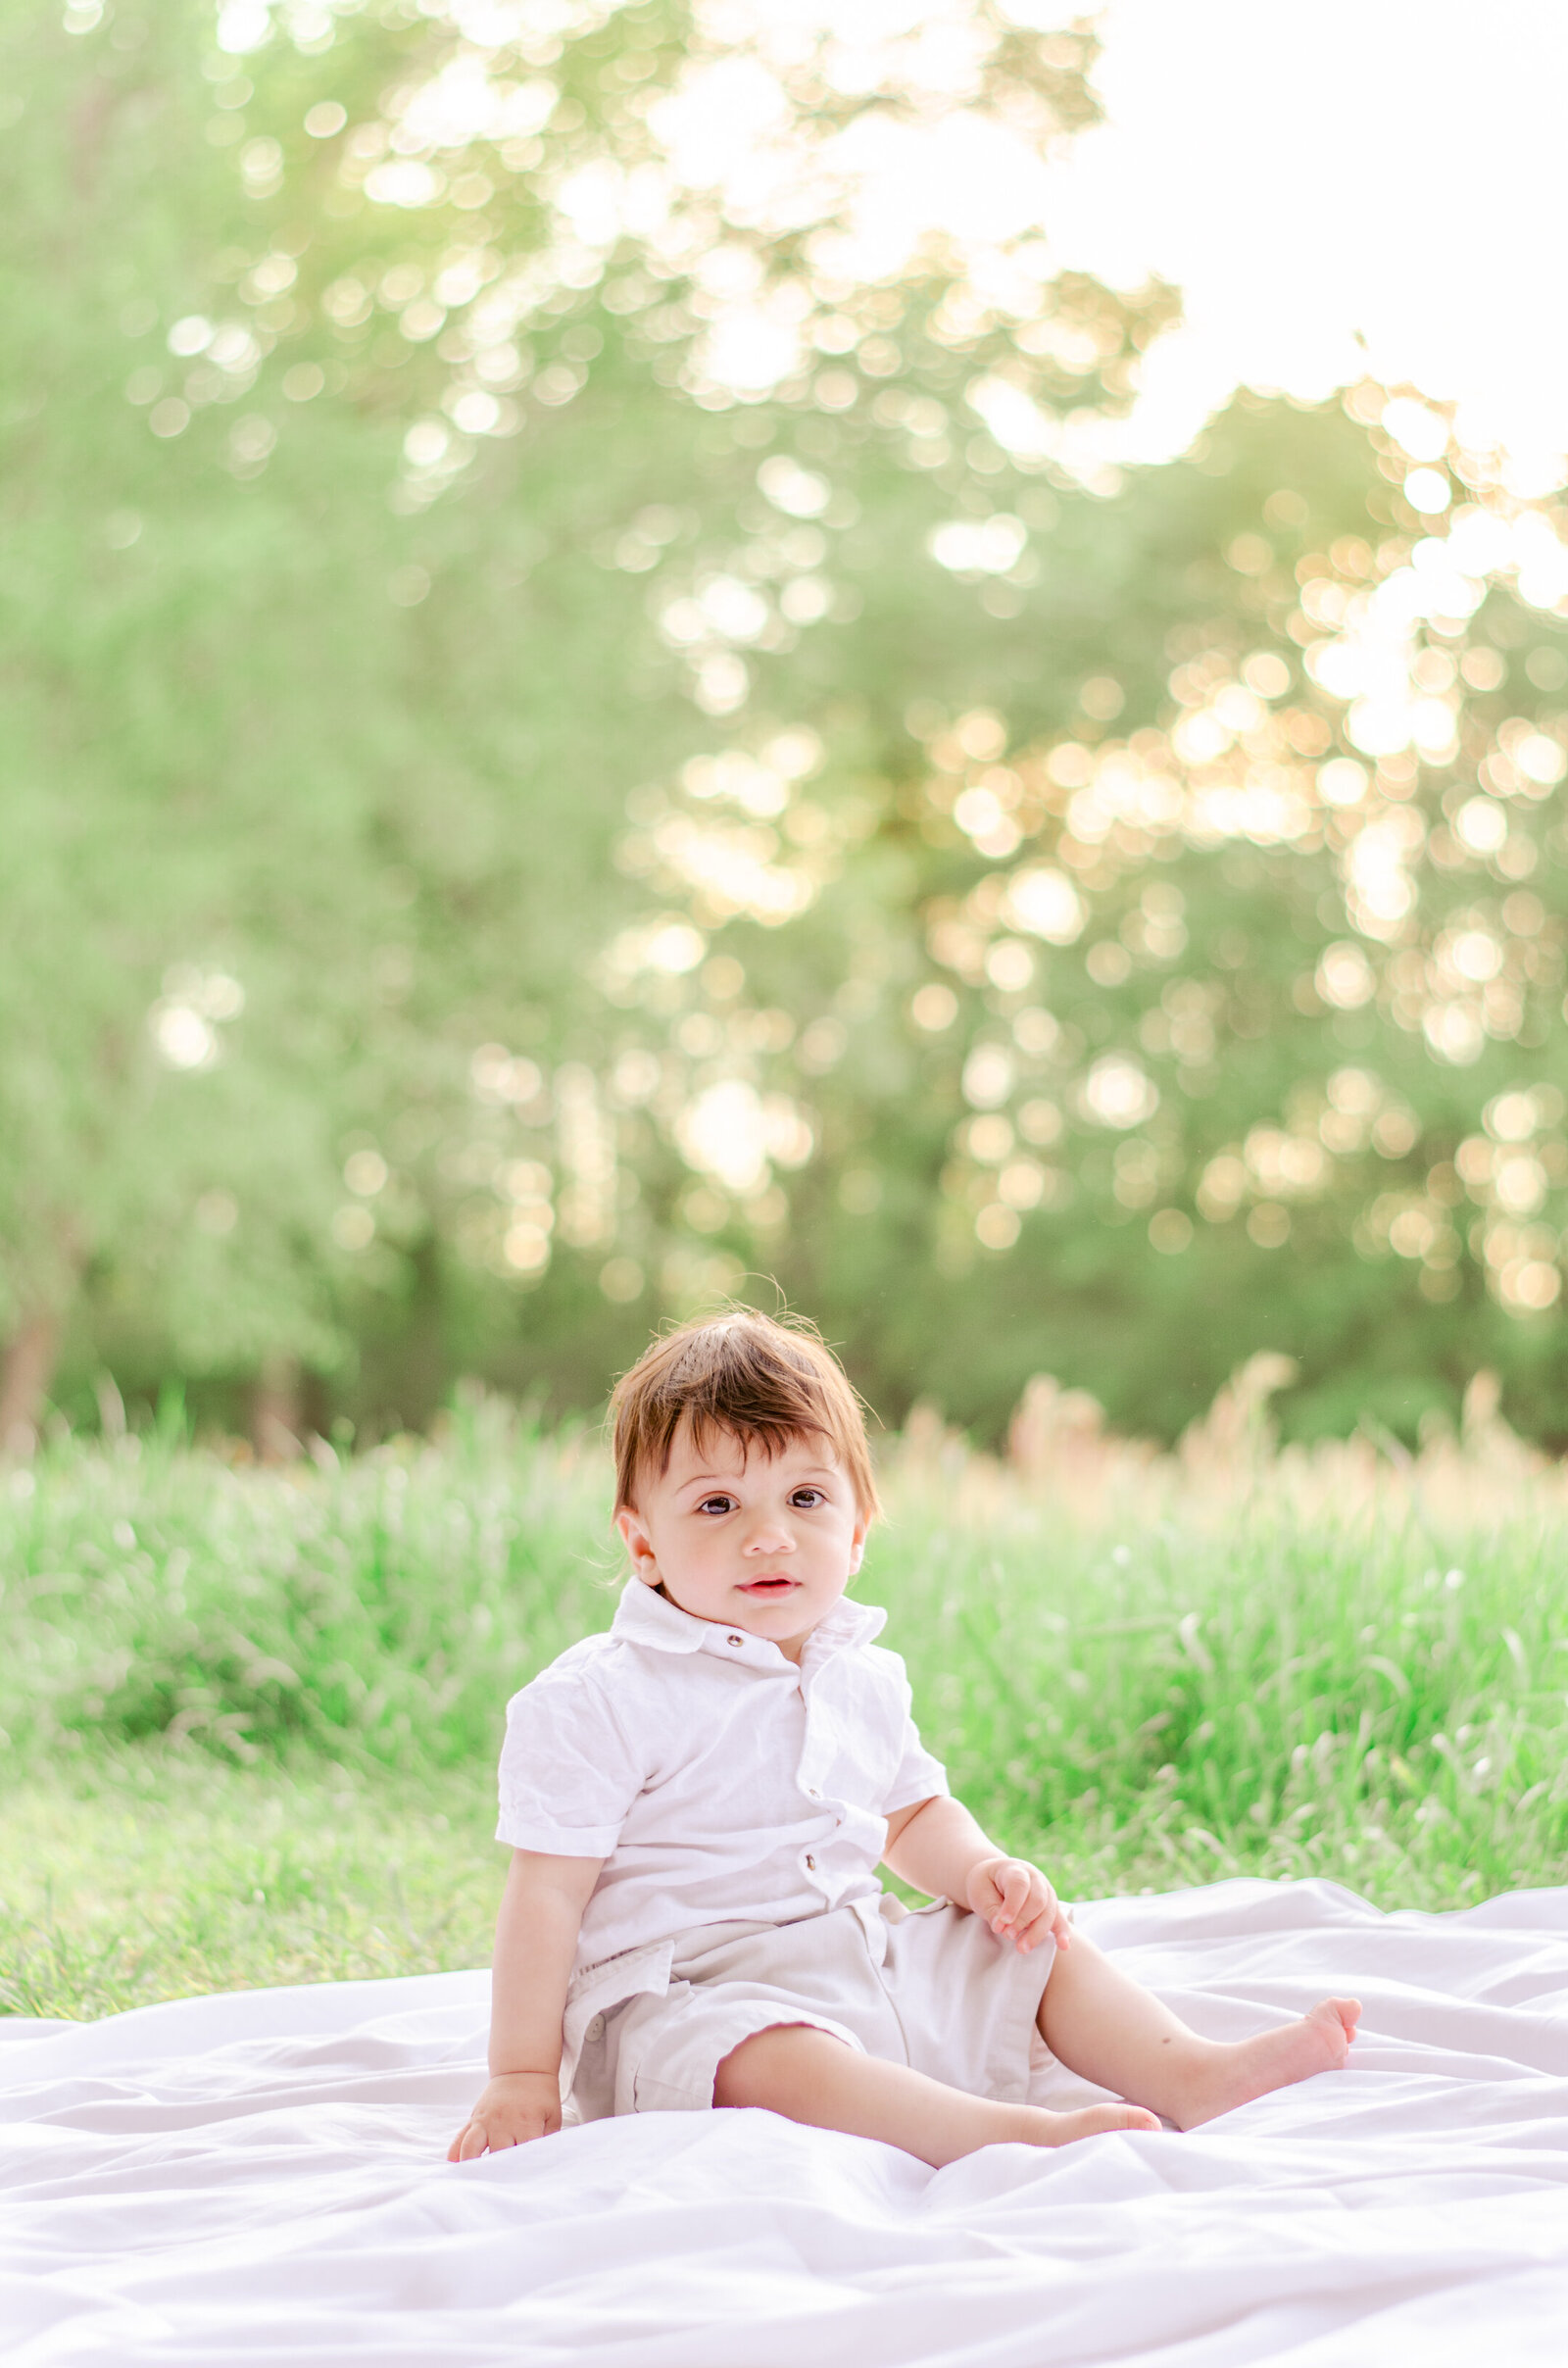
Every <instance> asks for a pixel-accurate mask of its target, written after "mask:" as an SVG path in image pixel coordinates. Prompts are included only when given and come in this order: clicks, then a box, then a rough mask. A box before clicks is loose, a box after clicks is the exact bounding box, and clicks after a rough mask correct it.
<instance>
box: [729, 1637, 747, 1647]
mask: <svg viewBox="0 0 1568 2368" xmlns="http://www.w3.org/2000/svg"><path fill="white" fill-rule="evenodd" d="M724 1642H725V1644H726V1645H735V1646H740V1645H743V1644H744V1643H745V1642H746V1639H745V1638H744V1637H740V1636H727V1637H726V1638H725V1639H724Z"/></svg>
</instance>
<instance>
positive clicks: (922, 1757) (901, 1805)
mask: <svg viewBox="0 0 1568 2368" xmlns="http://www.w3.org/2000/svg"><path fill="white" fill-rule="evenodd" d="M947 1790H948V1771H947V1769H946V1768H945V1767H944V1766H943V1764H942V1762H941V1760H940V1759H937V1758H934V1757H933V1756H932V1754H931V1752H929V1751H927V1750H926V1748H925V1746H924V1744H923V1743H922V1742H921V1741H920V1730H919V1728H918V1727H917V1726H916V1725H915V1723H914V1720H913V1717H912V1716H911V1715H910V1713H909V1712H908V1711H906V1712H905V1716H904V1737H903V1742H902V1744H901V1747H900V1752H899V1768H898V1774H897V1775H896V1776H895V1777H894V1779H893V1782H892V1785H891V1786H890V1788H889V1790H888V1797H887V1799H886V1801H883V1803H882V1814H883V1816H884V1817H892V1816H895V1815H897V1813H898V1811H899V1810H900V1809H907V1808H912V1807H913V1806H914V1804H915V1802H916V1801H930V1800H932V1799H933V1798H934V1797H935V1796H936V1795H937V1794H939V1793H946V1792H947Z"/></svg>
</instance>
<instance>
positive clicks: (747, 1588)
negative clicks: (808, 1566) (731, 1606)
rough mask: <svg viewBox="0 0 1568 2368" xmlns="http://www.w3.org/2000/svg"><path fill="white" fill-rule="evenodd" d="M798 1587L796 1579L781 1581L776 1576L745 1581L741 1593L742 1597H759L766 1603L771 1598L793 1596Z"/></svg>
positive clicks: (798, 1583) (798, 1582)
mask: <svg viewBox="0 0 1568 2368" xmlns="http://www.w3.org/2000/svg"><path fill="white" fill-rule="evenodd" d="M799 1585H800V1581H799V1580H798V1579H781V1578H779V1577H777V1576H773V1577H769V1578H763V1579H747V1580H745V1581H744V1582H743V1584H742V1587H741V1593H742V1595H755V1596H760V1597H761V1598H762V1600H763V1601H764V1602H766V1601H767V1600H768V1599H769V1598H772V1597H778V1596H786V1595H793V1594H794V1592H795V1590H796V1588H797V1587H798V1586H799Z"/></svg>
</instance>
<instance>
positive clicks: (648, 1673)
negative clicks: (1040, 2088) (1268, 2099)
mask: <svg viewBox="0 0 1568 2368" xmlns="http://www.w3.org/2000/svg"><path fill="white" fill-rule="evenodd" d="M613 1421H614V1445H615V1461H616V1486H617V1508H616V1513H615V1520H616V1524H617V1526H618V1528H619V1530H620V1534H621V1536H622V1538H623V1539H624V1541H625V1545H626V1550H627V1553H628V1554H629V1555H630V1557H631V1563H632V1570H633V1576H632V1578H631V1579H630V1580H629V1581H628V1583H627V1586H626V1589H625V1592H624V1594H623V1595H622V1597H621V1601H620V1605H619V1608H618V1610H617V1611H616V1614H615V1618H614V1623H613V1627H612V1628H611V1630H610V1632H609V1634H608V1635H604V1636H594V1637H588V1638H586V1639H584V1641H583V1642H582V1643H581V1644H578V1645H574V1646H573V1647H572V1648H571V1650H570V1651H569V1652H567V1653H563V1654H562V1656H561V1658H560V1659H559V1660H558V1661H556V1662H554V1663H553V1664H552V1666H551V1667H550V1668H548V1669H546V1670H545V1671H543V1673H542V1674H541V1675H540V1676H539V1677H537V1678H535V1679H534V1681H533V1683H532V1684H531V1685H528V1686H525V1687H524V1688H523V1689H522V1692H521V1693H520V1694H518V1695H517V1696H516V1697H515V1700H514V1702H512V1704H511V1706H510V1709H509V1712H508V1720H507V1740H506V1746H505V1750H504V1751H503V1754H502V1760H501V1820H500V1826H499V1829H498V1838H499V1839H500V1840H501V1841H502V1842H506V1843H510V1844H511V1846H512V1850H513V1859H512V1865H511V1870H510V1872H509V1874H508V1877H507V1885H506V1892H505V1896H504V1898H503V1900H502V1905H501V1913H500V1921H499V1926H498V1930H497V1935H496V1954H495V1967H494V1977H493V2000H492V2017H491V2030H490V2075H491V2077H490V2082H489V2085H488V2087H487V2088H486V2089H485V2091H484V2094H483V2095H482V2096H481V2097H480V2098H479V2100H478V2102H477V2103H476V2104H475V2106H474V2108H473V2110H472V2112H471V2114H470V2115H469V2117H468V2120H467V2122H466V2125H465V2126H464V2128H463V2129H462V2131H461V2132H460V2133H459V2135H458V2137H457V2138H456V2139H455V2140H454V2141H453V2144H452V2147H451V2151H450V2157H449V2158H450V2159H451V2160H453V2161H467V2160H469V2159H470V2158H471V2157H472V2156H474V2155H477V2154H483V2153H485V2152H486V2151H487V2150H497V2149H500V2148H502V2147H505V2146H516V2145H519V2144H520V2143H522V2142H523V2141H525V2140H527V2139H532V2138H540V2137H544V2136H546V2135H547V2134H548V2133H549V2132H551V2131H553V2130H557V2129H559V2128H560V2127H561V2120H562V2108H563V2100H564V2097H568V2096H569V2097H572V2098H573V2099H574V2101H575V2107H576V2110H577V2112H578V2114H579V2115H580V2116H581V2117H582V2118H583V2119H588V2120H591V2119H595V2118H597V2117H599V2116H601V2115H604V2114H609V2113H633V2112H648V2111H668V2110H671V2109H673V2110H680V2111H695V2110H702V2109H706V2108H708V2107H710V2106H714V2105H763V2106H766V2107H767V2108H768V2109H769V2110H770V2111H772V2112H775V2113H782V2114H785V2115H787V2116H788V2117H789V2118H790V2119H791V2120H793V2121H804V2122H811V2123H814V2124H816V2125H817V2126H818V2127H819V2128H823V2129H830V2130H847V2131H853V2132H857V2133H858V2134H859V2135H860V2136H862V2137H866V2138H878V2139H882V2140H884V2141H885V2142H886V2143H888V2144H889V2145H892V2146H902V2147H904V2148H905V2149H906V2151H907V2152H908V2153H910V2154H914V2155H918V2156H919V2157H920V2159H921V2160H922V2161H924V2162H928V2163H932V2164H941V2163H947V2162H952V2161H955V2160H956V2158H957V2157H958V2156H959V2155H962V2154H968V2153H972V2152H973V2151H974V2150H975V2148H977V2147H979V2146H992V2145H996V2144H999V2143H1006V2142H1008V2141H1011V2142H1014V2143H1017V2142H1021V2143H1023V2144H1025V2145H1032V2146H1061V2145H1064V2144H1065V2143H1067V2141H1069V2140H1071V2139H1077V2138H1087V2137H1089V2136H1091V2135H1093V2134H1094V2133H1096V2132H1098V2131H1104V2130H1153V2129H1157V2128H1158V2127H1159V2126H1160V2119H1161V2118H1163V2119H1164V2120H1165V2121H1168V2122H1173V2123H1175V2124H1176V2126H1177V2127H1178V2128H1180V2129H1191V2128H1192V2127H1193V2126H1194V2125H1195V2124H1196V2123H1198V2122H1202V2121H1208V2120H1211V2119H1212V2118H1213V2116H1214V2115H1215V2114H1218V2113H1224V2112H1227V2111H1229V2110H1230V2108H1231V2107H1232V2106H1235V2105H1239V2104H1243V2103H1245V2102H1246V2101H1247V2100H1248V2099H1249V2098H1250V2097H1260V2096H1262V2095H1264V2094H1265V2093H1266V2092H1267V2091H1268V2090H1270V2089H1276V2088H1282V2087H1284V2086H1285V2084H1286V2083H1287V2082H1290V2081H1298V2080H1305V2079H1307V2078H1308V2077H1309V2076H1310V2075H1311V2074H1313V2073H1316V2072H1327V2071H1333V2070H1336V2069H1338V2068H1339V2067H1340V2066H1342V2065H1343V2064H1344V2063H1345V2061H1346V2057H1347V2055H1348V2050H1349V2046H1350V2041H1351V2039H1352V2038H1353V2036H1354V2032H1355V2025H1356V2019H1357V2016H1358V2014H1359V2012H1360V2009H1359V2007H1358V2006H1357V2004H1356V2003H1355V2001H1354V2000H1353V1999H1350V1998H1329V1999H1325V2000H1324V2001H1323V2003H1322V2004H1320V2005H1317V2006H1314V2007H1313V2008H1312V2010H1311V2012H1310V2013H1309V2014H1307V2015H1305V2016H1303V2017H1302V2018H1301V2020H1299V2022H1293V2023H1287V2024H1286V2025H1284V2026H1283V2028H1281V2029H1279V2030H1274V2031H1268V2032H1264V2033H1262V2034H1261V2035H1259V2036H1258V2037H1257V2038H1254V2039H1250V2040H1240V2041H1236V2042H1232V2043H1221V2042H1218V2041H1213V2040H1204V2039H1200V2038H1199V2037H1198V2036H1197V2034H1196V2033H1194V2032H1192V2031H1190V2030H1188V2028H1187V2027H1186V2025H1185V2024H1184V2023H1182V2022H1180V2021H1179V2020H1178V2019H1177V2017H1176V2016H1175V2015H1174V2014H1173V2013H1171V2012H1170V2011H1169V2009H1168V2008H1167V2007H1165V2006H1163V2005H1162V2004H1161V2003H1160V2001H1159V2000H1158V1999H1157V1998H1154V1997H1152V1995H1151V1993H1150V1992H1148V1991H1146V1990H1144V1989H1141V1988H1140V1986H1139V1985H1138V1983H1136V1982H1135V1981H1133V1980H1132V1979H1131V1978H1130V1976H1129V1975H1127V1974H1126V1973H1124V1972H1122V1971H1121V1970H1120V1969H1119V1968H1118V1967H1117V1966H1116V1965H1114V1964H1113V1963H1112V1962H1111V1961H1110V1960H1109V1959H1108V1958H1107V1957H1105V1956H1103V1954H1102V1953H1101V1951H1100V1950H1099V1949H1096V1948H1095V1947H1094V1945H1093V1943H1092V1942H1090V1941H1089V1940H1088V1939H1086V1938H1085V1936H1084V1935H1083V1934H1082V1933H1079V1932H1075V1931H1074V1930H1073V1928H1072V1926H1071V1924H1070V1923H1069V1921H1068V1919H1067V1917H1066V1915H1065V1913H1064V1912H1063V1910H1062V1908H1061V1906H1060V1904H1059V1902H1058V1900H1057V1899H1056V1895H1055V1893H1054V1891H1053V1889H1052V1887H1051V1885H1050V1883H1049V1882H1048V1881H1047V1880H1046V1877H1045V1876H1044V1875H1043V1874H1042V1873H1041V1871H1040V1869H1039V1868H1038V1867H1037V1866H1034V1865H1032V1864H1031V1863H1030V1862H1029V1861H1028V1860H1027V1859H1024V1858H1015V1857H1012V1856H1011V1855H1010V1854H1009V1853H1008V1852H1007V1851H1005V1850H999V1849H998V1847H997V1845H996V1844H995V1843H994V1842H992V1841H991V1840H990V1839H989V1838H988V1837H987V1836H986V1835H985V1834H983V1833H982V1832H981V1830H980V1828H979V1826H978V1825H977V1824H976V1823H975V1821H974V1819H973V1818H972V1817H971V1816H970V1815H969V1813H968V1811H967V1810H966V1809H965V1808H963V1807H962V1805H961V1804H960V1803H959V1802H958V1801H955V1800H953V1799H952V1798H951V1797H950V1795H949V1792H948V1786H947V1779H946V1776H945V1775H944V1772H943V1769H942V1767H941V1765H940V1763H939V1762H938V1761H937V1760H935V1759H933V1758H932V1756H931V1754H930V1753H929V1752H928V1751H926V1750H925V1749H924V1747H923V1746H922V1744H921V1742H920V1738H919V1735H918V1733H917V1732H916V1729H915V1725H914V1721H913V1719H912V1717H911V1715H910V1697H909V1687H908V1683H907V1679H906V1676H905V1673H904V1664H903V1662H902V1661H901V1660H900V1659H899V1657H898V1655H897V1654H896V1653H889V1652H887V1651H886V1650H885V1649H884V1648H883V1647H882V1646H880V1645H878V1644H877V1643H875V1642H874V1640H875V1638H876V1637H877V1635H878V1634H879V1632H880V1631H881V1628H882V1626H883V1622H884V1618H885V1616H886V1615H885V1614H884V1613H882V1612H880V1611H875V1610H872V1609H870V1608H868V1607H866V1606H864V1605H861V1604H858V1603H851V1602H850V1601H849V1600H848V1598H847V1595H846V1590H847V1588H848V1587H849V1584H850V1581H851V1580H852V1579H853V1578H854V1576H855V1574H856V1572H857V1571H858V1568H859V1566H860V1557H861V1554H862V1552H863V1549H864V1545H865V1537H866V1531H867V1529H868V1527H869V1525H870V1522H871V1519H872V1516H873V1514H874V1513H875V1512H876V1509H877V1504H876V1490H875V1486H874V1482H873V1479H872V1474H871V1463H870V1455H869V1452H868V1449H867V1443H866V1437H865V1429H864V1423H863V1419H862V1416H861V1411H860V1407H859V1405H858V1401H857V1399H856V1396H855V1393H854V1391H853V1390H852V1389H851V1387H850V1384H849V1382H848V1380H847V1378H846V1377H845V1374H844V1372H843V1370H842V1368H841V1367H840V1366H839V1364H838V1363H837V1361H836V1359H835V1358H834V1357H832V1355H831V1354H830V1353H829V1351H828V1350H827V1348H826V1347H825V1346H824V1345H823V1343H822V1342H821V1341H820V1339H819V1338H817V1336H816V1335H815V1334H814V1333H812V1332H810V1331H809V1330H807V1329H805V1328H796V1327H794V1326H790V1325H785V1324H781V1323H778V1322H776V1321H774V1320H772V1319H771V1318H769V1317H766V1316H763V1315H760V1314H757V1313H754V1312H752V1311H751V1310H749V1309H741V1310H737V1311H734V1312H731V1313H729V1314H725V1315H722V1316H719V1317H717V1318H714V1319H711V1320H709V1321H706V1322H697V1323H692V1324H687V1325H684V1326H682V1327H681V1328H680V1329H678V1330H676V1331H673V1332H671V1333H669V1334H667V1335H666V1336H664V1337H663V1338H662V1339H660V1340H658V1341H656V1342H655V1344H654V1345H653V1347H652V1348H650V1349H649V1350H648V1351H647V1353H646V1355H644V1356H643V1357H641V1358H640V1359H639V1361H638V1362H637V1364H636V1365H634V1366H633V1368H632V1370H631V1371H630V1372H629V1373H628V1374H626V1376H625V1377H624V1379H623V1380H622V1381H621V1383H620V1384H619V1386H618V1388H617V1389H616V1391H615V1395H614V1399H613ZM879 1862H880V1863H881V1864H883V1865H886V1866H888V1867H890V1868H891V1869H892V1871H893V1872H894V1874H896V1875H898V1876H900V1877H902V1878H903V1880H904V1881H905V1882H906V1883H907V1884H908V1885H910V1886H911V1888H913V1889H915V1890H917V1891H920V1892H924V1893H927V1894H929V1895H930V1896H931V1898H932V1901H933V1903H932V1904H931V1905H930V1906H927V1907H921V1908H916V1909H914V1910H912V1911H910V1910H908V1909H907V1908H906V1907H905V1906H904V1905H903V1904H902V1902H900V1901H899V1900H898V1899H895V1898H893V1897H892V1896H891V1895H889V1894H887V1893H885V1892H883V1890H882V1889H881V1886H880V1884H879V1882H878V1879H877V1867H878V1864H879ZM1042 2042H1043V2044H1044V2048H1045V2049H1046V2050H1049V2052H1050V2054H1051V2055H1053V2056H1054V2057H1056V2058H1057V2059H1058V2060H1059V2061H1060V2062H1061V2063H1063V2064H1064V2065H1066V2066H1067V2067H1068V2068H1069V2069H1070V2070H1071V2071H1073V2072H1075V2073H1078V2074H1080V2075H1081V2076H1082V2077H1083V2078H1084V2079H1086V2080H1088V2081H1090V2082H1093V2083H1095V2084H1096V2085H1097V2086H1099V2087H1101V2088H1103V2089H1107V2090H1110V2091H1112V2092H1113V2093H1114V2094H1115V2095H1116V2096H1117V2097H1125V2098H1127V2099H1129V2100H1130V2101H1129V2102H1126V2103H1104V2104H1093V2105H1089V2106H1086V2107H1084V2108H1082V2109H1080V2110H1078V2111H1075V2112H1049V2111H1047V2110H1045V2109H1044V2108H1043V2107H1041V2106H1038V2105H1035V2104H1032V2103H1031V2102H1030V2101H1029V2075H1030V2062H1031V2049H1033V2050H1034V2054H1035V2058H1036V2061H1037V2063H1038V2061H1039V2060H1040V2057H1041V2052H1042V2050H1041V2043H1042Z"/></svg>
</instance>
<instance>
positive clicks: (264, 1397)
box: [251, 1357, 304, 1463]
mask: <svg viewBox="0 0 1568 2368" xmlns="http://www.w3.org/2000/svg"><path fill="white" fill-rule="evenodd" d="M303 1426H304V1416H303V1414H302V1412H301V1408H300V1368H299V1362H298V1359H297V1358H295V1357H266V1358H265V1359H264V1360H263V1364H262V1369H261V1372H260V1373H259V1374H258V1375H257V1378H256V1387H255V1390H254V1392H253V1393H252V1397H251V1440H252V1444H253V1445H254V1447H255V1449H256V1454H257V1457H258V1459H259V1460H260V1461H261V1462H263V1463H292V1462H293V1461H294V1459H295V1457H296V1456H297V1455H301V1454H302V1453H303V1450H302V1449H301V1447H300V1434H301V1431H302V1429H303Z"/></svg>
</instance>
